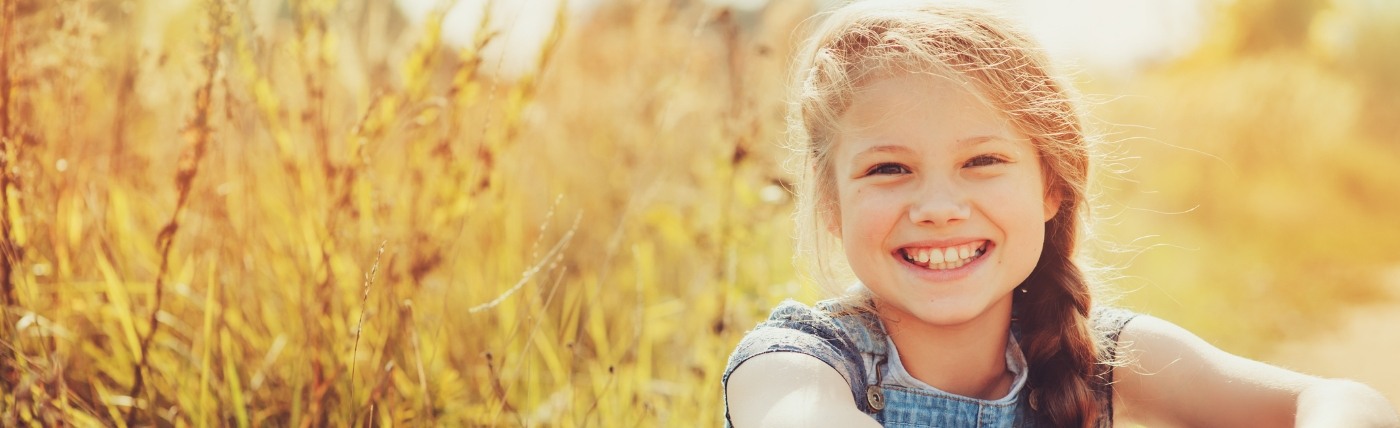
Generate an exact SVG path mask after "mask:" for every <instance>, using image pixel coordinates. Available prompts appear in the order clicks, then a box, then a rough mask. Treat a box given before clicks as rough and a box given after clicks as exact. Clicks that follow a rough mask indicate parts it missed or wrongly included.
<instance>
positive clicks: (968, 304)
mask: <svg viewBox="0 0 1400 428" xmlns="http://www.w3.org/2000/svg"><path fill="white" fill-rule="evenodd" d="M911 300H913V299H911ZM1003 306H1004V307H1003ZM879 308H880V315H881V318H884V319H886V320H888V321H892V322H903V321H904V320H914V321H915V322H917V323H919V324H924V325H928V326H948V327H951V326H959V325H966V324H968V323H971V322H973V321H977V320H982V319H987V318H988V317H993V316H996V317H998V318H1005V319H1008V320H1009V319H1010V318H1011V305H1010V294H1009V293H1008V294H1007V297H1005V298H1002V299H993V300H991V301H983V300H981V299H978V298H971V296H966V297H961V298H960V297H953V296H947V297H943V298H935V299H932V300H926V301H923V302H921V304H917V305H908V304H905V305H898V306H897V307H891V305H879Z"/></svg>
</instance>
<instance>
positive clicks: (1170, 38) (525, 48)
mask: <svg viewBox="0 0 1400 428" xmlns="http://www.w3.org/2000/svg"><path fill="white" fill-rule="evenodd" d="M602 1H604V0H568V7H569V10H570V14H572V15H573V16H574V17H575V18H574V19H581V18H583V17H585V16H586V14H587V13H589V12H590V11H591V10H593V9H594V8H596V7H597V6H598V4H600V3H601V2H602ZM768 1H770V0H706V2H707V3H710V4H713V5H715V6H717V7H719V6H729V7H733V8H735V9H739V10H754V9H757V8H760V7H762V6H763V5H764V4H765V3H767V2H768ZM772 1H797V0H772ZM815 1H816V2H817V3H818V4H819V5H822V7H831V6H834V5H836V4H840V3H842V2H843V1H842V0H815ZM395 2H396V3H397V4H398V6H399V8H400V9H402V10H403V11H404V12H405V15H407V16H408V17H409V20H410V21H411V22H414V23H419V22H422V20H423V19H424V17H426V16H427V14H428V13H429V12H430V11H432V10H433V8H434V7H436V5H437V4H438V3H439V1H438V0H395ZM485 3H486V1H485V0H458V1H457V3H456V5H455V6H454V7H453V8H452V9H451V11H450V12H448V15H447V17H446V19H445V21H444V24H443V37H444V38H445V39H446V40H447V41H448V43H451V44H454V45H456V46H460V45H462V44H464V43H467V42H469V41H470V40H471V38H472V35H473V34H474V33H475V31H476V28H475V27H476V25H477V22H479V20H480V19H481V16H482V14H483V13H484V9H485ZM975 3H985V4H989V5H992V7H994V8H997V9H1000V10H1005V11H1007V12H1008V14H1009V15H1010V16H1011V17H1012V18H1013V19H1017V20H1020V21H1022V22H1023V24H1024V25H1025V26H1026V29H1027V30H1028V31H1029V32H1031V33H1032V34H1033V36H1034V37H1036V38H1037V39H1039V40H1040V42H1041V43H1042V44H1043V45H1044V46H1045V48H1046V49H1047V50H1048V51H1049V52H1050V55H1051V56H1052V57H1054V58H1057V59H1059V60H1062V61H1067V62H1069V63H1070V64H1071V65H1074V66H1077V67H1082V68H1089V69H1094V70H1096V71H1099V72H1106V73H1116V74H1131V73H1132V72H1134V71H1135V70H1138V69H1140V68H1141V67H1142V65H1144V64H1149V63H1152V62H1155V61H1161V60H1164V59H1170V58H1172V57H1174V56H1177V55H1181V54H1184V53H1186V52H1188V51H1190V49H1191V48H1192V47H1194V46H1195V45H1196V44H1197V43H1199V41H1200V34H1201V33H1202V32H1203V26H1204V21H1205V19H1204V13H1205V11H1206V10H1205V8H1206V5H1205V4H1204V3H1203V0H978V1H975ZM558 4H559V0H505V1H497V2H496V6H495V8H494V9H493V11H492V13H493V14H492V16H491V20H492V21H493V22H494V26H496V27H498V28H502V29H504V31H502V33H501V36H500V37H502V39H501V40H500V42H499V43H493V45H492V46H489V47H488V49H487V50H486V52H484V56H485V59H486V60H487V62H486V66H487V67H488V70H491V69H493V68H494V70H491V71H494V72H497V73H501V74H506V75H511V74H517V73H519V72H521V71H524V70H527V69H529V68H530V66H531V65H530V64H531V61H533V59H534V58H535V56H536V55H535V53H536V52H538V50H539V46H540V45H541V44H542V43H543V41H544V38H545V36H546V35H547V34H548V32H549V29H550V28H551V26H552V25H553V20H554V10H555V8H556V7H557V5H558ZM506 47H510V48H509V49H505V48H506Z"/></svg>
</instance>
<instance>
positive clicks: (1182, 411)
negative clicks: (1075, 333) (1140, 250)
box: [1113, 315, 1400, 427]
mask: <svg viewBox="0 0 1400 428" xmlns="http://www.w3.org/2000/svg"><path fill="white" fill-rule="evenodd" d="M1118 349H1119V350H1120V351H1119V355H1120V356H1121V357H1122V358H1120V361H1122V362H1123V364H1124V365H1123V366H1120V367H1117V368H1115V369H1114V371H1113V372H1114V378H1115V380H1116V381H1117V383H1116V384H1115V385H1114V392H1115V399H1116V400H1117V402H1118V404H1119V405H1117V406H1115V408H1116V409H1118V411H1119V412H1120V416H1122V417H1124V418H1126V419H1132V420H1135V421H1140V422H1145V423H1149V424H1151V425H1153V426H1156V425H1167V426H1193V427H1195V426H1295V425H1296V426H1300V427H1321V426H1347V427H1400V417H1397V415H1396V412H1395V409H1394V408H1393V407H1391V405H1390V403H1388V402H1387V401H1386V399H1385V398H1384V397H1382V396H1381V394H1380V393H1379V392H1376V390H1374V389H1371V388H1370V387H1367V386H1365V385H1362V384H1359V383H1356V382H1352V381H1347V380H1339V379H1322V378H1317V377H1313V376H1307V375H1304V374H1300V373H1296V372H1293V371H1289V370H1286V369H1283V368H1279V367H1275V366H1271V365H1268V364H1264V363H1261V362H1258V361H1254V360H1250V359H1247V358H1243V357H1239V356H1236V355H1233V354H1230V353H1227V352H1224V351H1221V350H1220V349H1218V348H1216V347H1214V346H1211V345H1210V344H1208V343H1206V342H1205V341H1204V340H1201V338H1199V337H1196V335H1194V334H1191V332H1188V331H1186V330H1185V329H1182V328H1181V327H1178V326H1176V325H1175V324H1172V323H1169V322H1166V321H1163V320H1161V319H1157V318H1153V317H1150V316H1146V315H1142V316H1138V317H1137V318H1134V319H1133V320H1132V321H1131V322H1129V323H1128V325H1127V326H1125V327H1124V329H1123V333H1122V334H1121V336H1119V348H1118Z"/></svg>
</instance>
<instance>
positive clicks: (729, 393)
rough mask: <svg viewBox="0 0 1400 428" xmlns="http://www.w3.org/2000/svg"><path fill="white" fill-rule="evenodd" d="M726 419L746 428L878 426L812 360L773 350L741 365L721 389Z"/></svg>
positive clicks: (841, 383) (836, 377)
mask: <svg viewBox="0 0 1400 428" xmlns="http://www.w3.org/2000/svg"><path fill="white" fill-rule="evenodd" d="M725 395H726V399H725V401H726V405H728V406H729V419H730V420H731V421H733V423H734V427H735V428H745V427H879V426H880V425H879V424H877V423H876V422H875V420H874V419H871V418H870V416H867V415H866V414H865V412H862V411H860V409H859V408H857V407H856V403H855V400H854V399H853V398H852V397H851V388H850V387H849V386H848V385H847V384H846V379H845V378H842V377H841V374H840V373H838V372H837V371H836V369H833V368H831V366H828V365H826V363H823V362H822V361H821V360H818V359H817V358H816V357H813V356H811V355H806V354H799V353H796V352H771V353H767V354H762V355H758V356H756V357H753V358H750V359H749V360H748V361H744V362H743V364H740V365H739V367H736V368H735V369H734V372H733V373H730V374H729V382H728V383H727V384H726V385H725Z"/></svg>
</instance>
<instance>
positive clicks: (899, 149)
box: [851, 135, 1007, 160]
mask: <svg viewBox="0 0 1400 428" xmlns="http://www.w3.org/2000/svg"><path fill="white" fill-rule="evenodd" d="M997 141H1007V139H1006V138H1005V137H1002V136H999V135H978V136H973V137H967V138H963V139H959V140H957V141H956V142H954V144H956V145H957V146H958V148H967V147H973V146H977V145H981V144H986V143H991V142H997ZM912 152H913V150H912V149H910V148H909V147H906V146H903V145H898V144H880V145H876V146H872V147H870V148H868V149H865V150H861V151H860V152H859V153H856V154H855V156H852V157H851V158H852V159H854V160H860V159H861V158H863V157H866V156H870V155H874V154H878V153H895V154H901V153H912Z"/></svg>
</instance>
